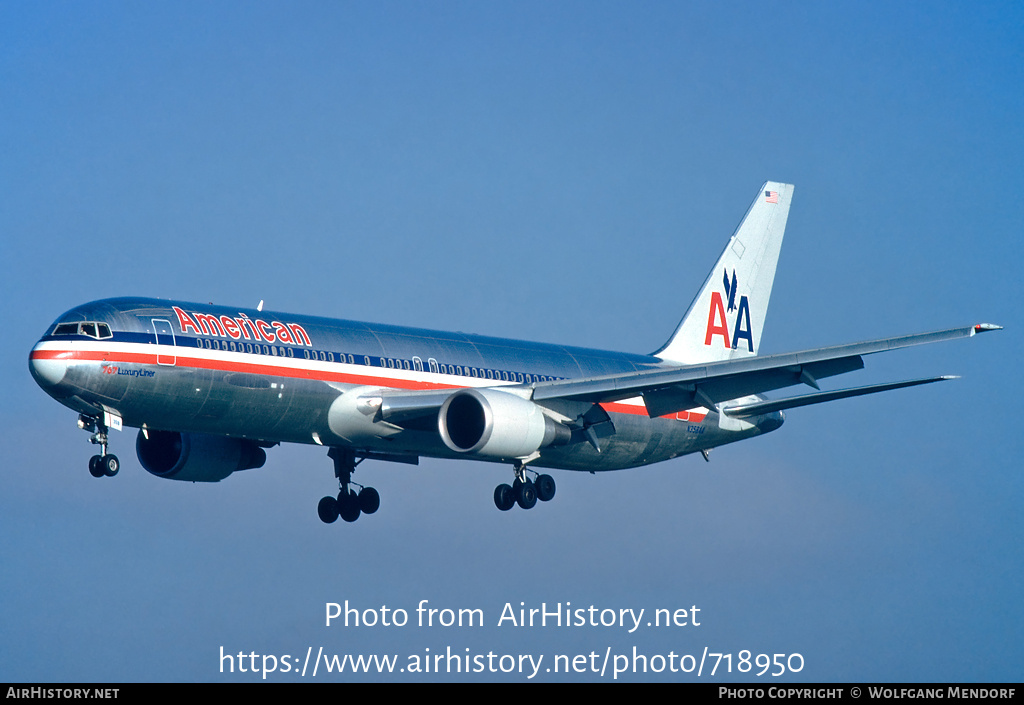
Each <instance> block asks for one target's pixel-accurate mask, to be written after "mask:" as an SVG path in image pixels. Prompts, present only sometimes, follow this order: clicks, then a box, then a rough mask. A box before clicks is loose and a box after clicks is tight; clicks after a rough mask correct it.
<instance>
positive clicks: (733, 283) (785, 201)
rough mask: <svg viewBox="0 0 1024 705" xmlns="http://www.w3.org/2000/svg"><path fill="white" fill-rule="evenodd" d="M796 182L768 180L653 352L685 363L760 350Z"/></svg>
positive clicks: (749, 354) (733, 356)
mask: <svg viewBox="0 0 1024 705" xmlns="http://www.w3.org/2000/svg"><path fill="white" fill-rule="evenodd" d="M792 200H793V186H792V185H791V184H780V183H775V182H773V181H768V182H766V183H765V185H764V186H762V187H761V190H760V191H759V192H758V194H757V198H755V199H754V202H753V203H752V204H750V208H749V209H747V214H746V215H745V216H744V217H743V221H742V222H740V225H739V227H738V228H736V232H735V233H733V236H732V237H731V238H730V239H729V243H728V244H727V245H726V246H725V251H724V252H722V256H721V257H719V258H718V262H717V263H716V264H715V266H714V268H713V269H712V270H711V273H710V274H709V275H708V278H707V280H706V281H705V282H704V286H703V287H702V288H701V290H700V293H699V294H697V297H696V298H695V299H694V300H693V303H691V304H690V308H689V309H687V311H686V315H685V316H683V320H682V321H680V323H679V326H678V327H677V328H676V331H675V333H673V334H672V337H671V338H670V339H669V341H668V342H667V343H665V345H663V346H662V347H661V349H659V350H657V351H656V352H655V353H653V354H654V355H655V356H657V357H660V358H661V359H662V360H665V361H668V362H678V363H683V364H695V363H701V362H717V361H720V360H730V359H736V358H743V357H752V356H753V355H756V354H757V352H758V350H759V349H760V345H761V331H762V329H763V328H764V319H765V316H766V314H767V313H768V299H769V298H770V297H771V294H772V282H773V281H774V280H775V265H776V264H777V263H778V261H779V250H780V249H781V248H782V236H783V234H784V233H785V231H786V219H787V218H788V217H789V204H790V203H791V202H792Z"/></svg>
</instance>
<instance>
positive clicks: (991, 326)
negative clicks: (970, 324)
mask: <svg viewBox="0 0 1024 705" xmlns="http://www.w3.org/2000/svg"><path fill="white" fill-rule="evenodd" d="M1002 329H1003V327H1002V326H997V325H996V324H995V323H979V324H977V325H976V326H974V334H975V335H977V334H978V333H987V332H988V331H990V330H1002Z"/></svg>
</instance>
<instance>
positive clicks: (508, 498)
mask: <svg viewBox="0 0 1024 705" xmlns="http://www.w3.org/2000/svg"><path fill="white" fill-rule="evenodd" d="M515 503H516V497H515V495H514V494H513V493H512V488H511V487H509V486H508V485H498V486H497V487H495V488H494V506H495V507H497V508H498V509H500V510H501V511H503V512H507V511H508V510H509V509H511V508H512V505H514V504H515Z"/></svg>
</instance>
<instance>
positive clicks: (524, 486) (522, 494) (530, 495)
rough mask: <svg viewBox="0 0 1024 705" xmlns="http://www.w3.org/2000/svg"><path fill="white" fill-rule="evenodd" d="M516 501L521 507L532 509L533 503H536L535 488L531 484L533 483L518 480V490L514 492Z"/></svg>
mask: <svg viewBox="0 0 1024 705" xmlns="http://www.w3.org/2000/svg"><path fill="white" fill-rule="evenodd" d="M516 502H518V503H519V506H520V507H522V508H523V509H533V507H534V505H535V504H537V488H536V487H534V486H533V483H532V482H530V481H529V480H527V481H526V482H520V483H519V488H518V491H517V492H516Z"/></svg>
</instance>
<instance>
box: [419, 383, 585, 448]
mask: <svg viewBox="0 0 1024 705" xmlns="http://www.w3.org/2000/svg"><path fill="white" fill-rule="evenodd" d="M437 425H438V429H439V430H440V432H441V439H442V440H443V441H444V444H445V445H446V446H448V447H449V448H450V449H452V450H454V451H455V452H457V453H473V454H476V455H482V456H486V457H488V458H524V457H526V456H528V455H530V454H531V453H533V452H535V451H537V450H539V449H541V448H545V447H547V446H551V445H564V444H566V443H568V442H569V441H570V439H571V438H572V431H570V430H569V428H568V427H566V426H563V425H562V424H560V423H558V422H557V421H555V420H554V419H552V418H551V417H549V416H547V415H546V414H545V413H544V412H543V411H541V408H540V407H539V406H537V405H536V404H534V403H533V402H532V401H529V400H528V399H523V398H521V397H518V396H516V395H514V394H509V393H507V392H499V391H496V390H494V389H463V390H460V391H458V392H456V393H455V394H452V395H451V396H450V397H448V399H446V400H445V402H444V404H442V405H441V411H440V413H439V414H438V416H437Z"/></svg>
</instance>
